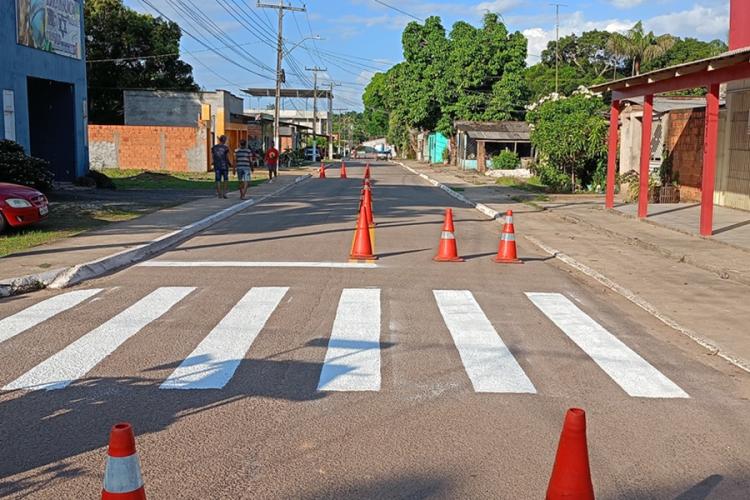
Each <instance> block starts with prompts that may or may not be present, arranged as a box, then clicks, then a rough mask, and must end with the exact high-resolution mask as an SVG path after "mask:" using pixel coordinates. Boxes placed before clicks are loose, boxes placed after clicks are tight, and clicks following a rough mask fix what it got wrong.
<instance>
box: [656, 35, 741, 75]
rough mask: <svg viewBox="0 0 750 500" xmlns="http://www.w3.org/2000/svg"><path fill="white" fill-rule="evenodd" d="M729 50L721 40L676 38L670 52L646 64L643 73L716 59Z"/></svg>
mask: <svg viewBox="0 0 750 500" xmlns="http://www.w3.org/2000/svg"><path fill="white" fill-rule="evenodd" d="M728 49H729V48H728V47H727V44H726V43H724V42H722V41H721V40H712V41H710V42H704V41H701V40H698V39H696V38H676V39H675V43H674V45H672V47H671V48H670V49H669V50H667V51H666V52H664V53H663V54H662V55H660V56H658V57H655V58H653V59H651V60H650V61H648V62H644V64H643V71H652V70H655V69H661V68H666V67H668V66H674V65H675V64H683V63H687V62H691V61H697V60H698V59H706V58H709V57H714V56H717V55H719V54H721V53H722V52H726V51H727V50H728Z"/></svg>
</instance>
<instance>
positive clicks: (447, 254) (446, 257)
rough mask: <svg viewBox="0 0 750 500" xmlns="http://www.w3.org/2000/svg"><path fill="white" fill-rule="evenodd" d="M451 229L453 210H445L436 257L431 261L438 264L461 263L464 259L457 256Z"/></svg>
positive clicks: (453, 231)
mask: <svg viewBox="0 0 750 500" xmlns="http://www.w3.org/2000/svg"><path fill="white" fill-rule="evenodd" d="M455 231H456V230H455V229H453V209H451V208H446V209H445V223H444V224H443V232H442V233H440V246H439V247H438V253H437V255H436V256H435V257H434V258H433V259H432V260H436V261H438V262H463V261H464V259H462V258H461V257H459V256H458V248H457V247H456V236H455V235H454V233H455Z"/></svg>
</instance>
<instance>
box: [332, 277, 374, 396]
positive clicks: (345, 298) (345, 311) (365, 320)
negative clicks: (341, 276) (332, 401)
mask: <svg viewBox="0 0 750 500" xmlns="http://www.w3.org/2000/svg"><path fill="white" fill-rule="evenodd" d="M318 390H319V391H379V390H380V290H379V289H372V288H345V289H344V290H343V291H342V292H341V298H340V299H339V306H338V309H337V311H336V319H335V320H334V322H333V330H332V331H331V338H330V340H329V341H328V350H327V351H326V357H325V362H324V364H323V370H322V371H321V373H320V381H319V382H318Z"/></svg>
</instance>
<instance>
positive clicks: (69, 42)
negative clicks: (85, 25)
mask: <svg viewBox="0 0 750 500" xmlns="http://www.w3.org/2000/svg"><path fill="white" fill-rule="evenodd" d="M16 13H17V16H16V23H17V24H16V27H17V30H18V43H20V44H21V45H26V46H27V47H33V48H35V49H41V50H46V51H48V52H54V53H55V54H60V55H63V56H67V57H74V58H76V59H80V58H81V55H82V54H81V52H82V50H81V3H80V2H79V1H78V0H16Z"/></svg>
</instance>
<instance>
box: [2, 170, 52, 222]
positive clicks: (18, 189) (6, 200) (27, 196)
mask: <svg viewBox="0 0 750 500" xmlns="http://www.w3.org/2000/svg"><path fill="white" fill-rule="evenodd" d="M48 213H49V202H48V201H47V197H46V196H44V195H43V194H42V193H41V192H39V191H37V190H36V189H34V188H30V187H26V186H20V185H18V184H10V183H7V182H0V232H2V231H3V230H5V229H6V228H7V227H8V226H10V227H22V226H27V225H29V224H33V223H35V222H39V221H40V220H42V219H44V218H45V217H47V214H48Z"/></svg>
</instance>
